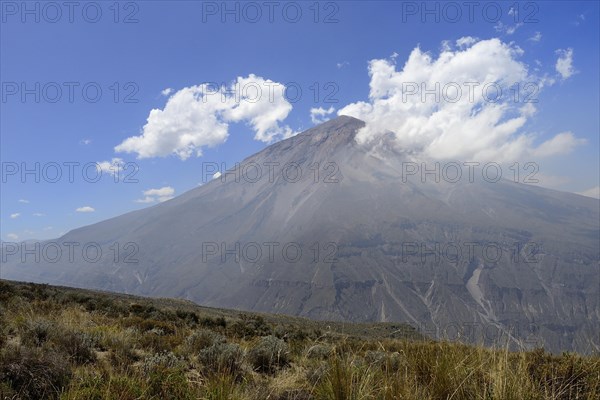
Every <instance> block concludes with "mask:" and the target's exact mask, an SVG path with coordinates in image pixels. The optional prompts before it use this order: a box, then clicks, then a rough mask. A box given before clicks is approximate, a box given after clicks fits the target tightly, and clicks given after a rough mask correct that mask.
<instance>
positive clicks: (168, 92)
mask: <svg viewBox="0 0 600 400" xmlns="http://www.w3.org/2000/svg"><path fill="white" fill-rule="evenodd" d="M171 93H173V89H171V88H166V89H163V90H162V91H161V92H160V94H162V95H163V96H168V95H170V94H171Z"/></svg>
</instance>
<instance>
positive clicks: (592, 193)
mask: <svg viewBox="0 0 600 400" xmlns="http://www.w3.org/2000/svg"><path fill="white" fill-rule="evenodd" d="M577 194H580V195H582V196H587V197H593V198H595V199H600V186H596V187H593V188H590V189H588V190H584V191H583V192H577Z"/></svg>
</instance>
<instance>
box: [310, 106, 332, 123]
mask: <svg viewBox="0 0 600 400" xmlns="http://www.w3.org/2000/svg"><path fill="white" fill-rule="evenodd" d="M334 111H335V108H333V107H329V109H327V110H326V109H324V108H323V107H319V108H311V109H310V120H311V121H312V123H313V124H320V123H323V122H325V121H327V119H328V118H324V117H325V116H326V115H330V114H333V112H334Z"/></svg>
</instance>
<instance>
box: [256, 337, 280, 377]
mask: <svg viewBox="0 0 600 400" xmlns="http://www.w3.org/2000/svg"><path fill="white" fill-rule="evenodd" d="M248 361H249V362H250V364H251V365H252V367H253V368H254V370H255V371H258V372H268V373H272V372H274V371H275V370H276V369H277V368H280V367H284V366H286V365H288V364H289V348H288V345H287V343H285V342H284V341H283V340H281V339H278V338H276V337H275V336H265V337H263V338H261V339H260V341H259V342H258V343H257V344H256V346H254V347H253V348H252V349H251V350H250V352H249V353H248Z"/></svg>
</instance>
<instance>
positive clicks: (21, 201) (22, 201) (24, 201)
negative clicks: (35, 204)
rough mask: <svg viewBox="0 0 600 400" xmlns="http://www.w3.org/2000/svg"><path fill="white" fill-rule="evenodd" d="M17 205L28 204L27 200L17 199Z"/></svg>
mask: <svg viewBox="0 0 600 400" xmlns="http://www.w3.org/2000/svg"><path fill="white" fill-rule="evenodd" d="M19 203H23V204H29V200H25V199H19Z"/></svg>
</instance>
